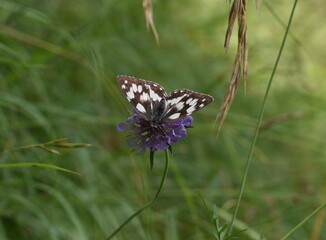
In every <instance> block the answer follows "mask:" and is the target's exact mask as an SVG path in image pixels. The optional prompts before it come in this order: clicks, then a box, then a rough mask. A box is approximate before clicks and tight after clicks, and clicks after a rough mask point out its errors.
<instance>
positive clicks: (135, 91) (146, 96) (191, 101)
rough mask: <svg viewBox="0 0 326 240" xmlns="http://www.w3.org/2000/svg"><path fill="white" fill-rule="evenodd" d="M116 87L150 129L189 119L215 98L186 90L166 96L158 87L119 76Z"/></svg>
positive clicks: (156, 84)
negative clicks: (117, 86) (188, 117)
mask: <svg viewBox="0 0 326 240" xmlns="http://www.w3.org/2000/svg"><path fill="white" fill-rule="evenodd" d="M117 79H118V83H119V85H120V87H121V89H122V91H123V92H124V93H125V95H126V97H127V100H128V101H129V102H130V103H131V105H132V106H133V108H134V110H135V111H137V113H138V114H139V115H140V116H141V117H142V118H143V119H145V120H146V121H148V122H150V123H151V125H152V126H156V125H158V124H161V123H165V122H173V121H175V120H177V119H180V118H183V117H185V116H189V115H191V114H192V113H194V112H196V111H198V110H200V109H202V108H203V107H205V106H206V105H208V104H209V103H211V102H212V101H213V100H214V98H213V97H212V96H209V95H207V94H204V93H199V92H194V91H191V90H188V89H177V90H175V91H174V92H172V93H167V92H166V91H165V90H164V88H163V87H162V86H161V85H159V84H158V83H155V82H151V81H147V80H143V79H139V78H135V77H129V76H118V77H117Z"/></svg>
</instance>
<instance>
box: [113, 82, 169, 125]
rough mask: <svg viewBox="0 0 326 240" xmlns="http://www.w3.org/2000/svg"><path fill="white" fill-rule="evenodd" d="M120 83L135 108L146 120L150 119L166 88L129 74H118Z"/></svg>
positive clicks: (164, 94) (164, 95)
mask: <svg viewBox="0 0 326 240" xmlns="http://www.w3.org/2000/svg"><path fill="white" fill-rule="evenodd" d="M117 79H118V83H119V85H120V87H121V89H122V91H123V92H124V93H125V95H126V97H127V100H128V101H129V102H130V104H131V105H132V106H133V108H134V109H135V110H136V111H137V112H138V113H139V114H140V115H141V116H143V117H144V118H145V119H146V120H150V119H151V118H152V116H153V115H154V111H155V109H157V107H158V106H159V103H160V101H161V100H162V98H165V97H166V95H167V94H166V92H165V90H164V88H163V87H162V86H161V85H159V84H158V83H155V82H151V81H147V80H143V79H139V78H135V77H129V76H118V77H117Z"/></svg>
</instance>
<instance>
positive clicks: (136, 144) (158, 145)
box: [117, 112, 192, 155]
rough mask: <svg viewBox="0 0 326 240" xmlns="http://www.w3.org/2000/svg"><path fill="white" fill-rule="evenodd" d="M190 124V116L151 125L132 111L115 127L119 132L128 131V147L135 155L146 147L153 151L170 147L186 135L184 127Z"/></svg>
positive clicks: (143, 151)
mask: <svg viewBox="0 0 326 240" xmlns="http://www.w3.org/2000/svg"><path fill="white" fill-rule="evenodd" d="M191 125H192V117H191V116H186V117H184V118H181V119H177V120H175V121H173V122H165V123H159V124H156V125H153V124H151V122H149V121H147V120H146V119H144V118H142V117H141V116H140V115H139V114H138V113H137V112H134V113H133V116H132V117H129V118H128V120H127V121H126V122H123V123H120V124H118V126H117V129H118V131H120V132H128V139H127V145H128V147H130V148H133V149H134V151H135V152H136V154H137V155H141V154H143V153H145V151H146V150H147V149H149V150H150V151H151V152H155V151H157V150H166V149H168V148H170V147H171V144H177V143H178V142H179V140H181V139H184V138H185V137H186V135H187V131H186V128H187V127H191Z"/></svg>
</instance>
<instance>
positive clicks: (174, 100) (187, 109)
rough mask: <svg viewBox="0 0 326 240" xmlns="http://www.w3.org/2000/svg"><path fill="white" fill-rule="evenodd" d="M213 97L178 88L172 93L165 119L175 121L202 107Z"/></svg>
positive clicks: (167, 99) (169, 97) (168, 98)
mask: <svg viewBox="0 0 326 240" xmlns="http://www.w3.org/2000/svg"><path fill="white" fill-rule="evenodd" d="M213 100H214V99H213V97H211V96H209V95H207V94H203V93H199V92H194V91H191V90H188V89H178V90H175V91H174V92H172V93H170V94H169V95H168V96H167V98H166V101H167V106H166V110H165V113H164V116H163V119H164V120H165V121H174V120H176V119H179V118H183V117H185V116H189V115H191V114H192V113H194V112H196V111H198V110H200V109H202V108H203V107H205V106H206V105H208V104H209V103H211V102H212V101H213Z"/></svg>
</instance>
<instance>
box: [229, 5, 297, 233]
mask: <svg viewBox="0 0 326 240" xmlns="http://www.w3.org/2000/svg"><path fill="white" fill-rule="evenodd" d="M297 2H298V1H297V0H295V1H294V4H293V7H292V11H291V14H290V17H289V21H288V24H287V28H286V31H285V34H284V37H283V40H282V43H281V47H280V50H279V53H278V55H277V58H276V61H275V64H274V67H273V71H272V73H271V76H270V79H269V81H268V85H267V88H266V92H265V96H264V99H263V103H262V106H261V109H260V115H259V119H258V122H257V127H256V131H255V135H254V138H253V140H252V144H251V147H250V150H249V154H248V157H247V163H246V169H245V172H244V175H243V178H242V182H241V187H240V191H239V196H238V199H237V204H236V208H235V211H234V214H233V216H232V220H231V223H230V225H229V229H228V235H231V234H232V228H233V224H234V220H235V218H236V216H237V213H238V209H239V206H240V202H241V199H242V195H243V191H244V187H245V183H246V179H247V175H248V171H249V167H250V164H251V159H252V155H253V152H254V148H255V145H256V141H257V138H258V134H259V129H260V125H261V123H262V120H263V116H264V112H265V107H266V102H267V97H268V95H269V91H270V89H271V85H272V82H273V79H274V75H275V73H276V69H277V66H278V63H279V61H280V59H281V55H282V53H283V49H284V46H285V42H286V39H287V36H288V33H289V29H290V26H291V23H292V19H293V15H294V11H295V8H296V5H297Z"/></svg>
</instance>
